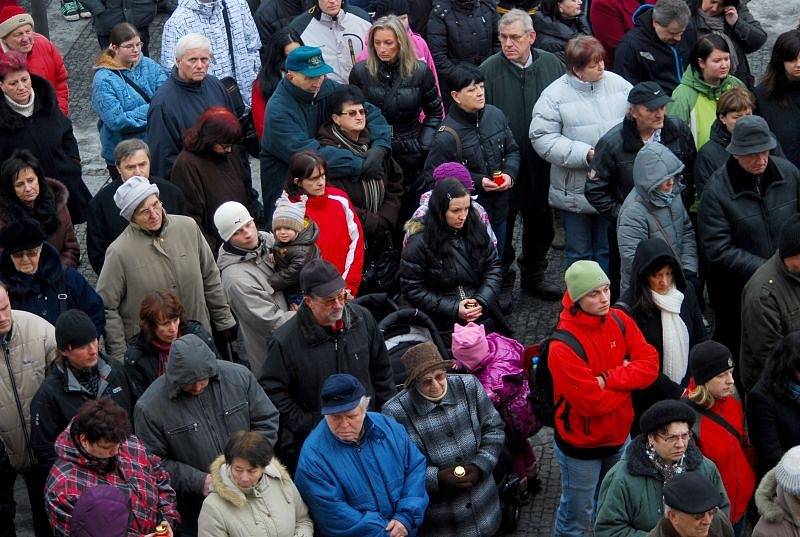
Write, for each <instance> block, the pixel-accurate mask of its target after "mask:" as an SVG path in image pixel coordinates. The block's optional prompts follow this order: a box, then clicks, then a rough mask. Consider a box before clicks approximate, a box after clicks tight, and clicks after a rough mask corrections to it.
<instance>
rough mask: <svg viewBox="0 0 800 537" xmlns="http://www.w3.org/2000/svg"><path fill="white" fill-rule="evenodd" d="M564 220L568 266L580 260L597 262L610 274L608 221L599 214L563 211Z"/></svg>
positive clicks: (565, 252)
mask: <svg viewBox="0 0 800 537" xmlns="http://www.w3.org/2000/svg"><path fill="white" fill-rule="evenodd" d="M561 215H562V218H563V220H564V234H565V241H564V242H565V244H564V256H565V257H566V258H567V266H570V265H571V264H573V263H574V262H575V261H578V260H580V259H588V260H590V261H597V262H598V263H600V267H601V268H602V269H603V271H604V272H605V273H606V274H608V271H609V260H608V220H606V219H605V218H603V217H602V216H600V215H599V214H583V213H573V212H570V211H561Z"/></svg>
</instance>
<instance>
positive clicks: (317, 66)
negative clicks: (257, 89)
mask: <svg viewBox="0 0 800 537" xmlns="http://www.w3.org/2000/svg"><path fill="white" fill-rule="evenodd" d="M332 72H333V69H332V68H331V66H330V65H328V64H326V63H325V60H324V59H323V58H322V51H321V49H319V48H317V47H308V46H302V47H298V48H296V49H294V50H293V51H292V52H290V53H289V55H288V56H287V57H286V78H284V79H283V80H281V81H280V83H279V84H278V87H277V88H276V89H275V93H273V94H272V97H270V99H269V102H267V112H266V114H265V118H264V137H263V138H262V139H261V194H262V196H263V199H264V217H265V219H266V220H267V223H268V224H271V222H272V211H274V210H275V201H276V200H277V199H278V198H279V197H280V194H281V192H282V191H283V187H284V185H285V184H286V180H287V173H288V168H289V160H290V159H291V158H292V155H294V154H295V153H297V152H298V151H304V150H307V149H311V150H314V151H317V152H319V153H320V154H321V155H322V156H323V157H324V158H325V161H326V162H327V164H328V173H329V174H330V175H331V176H334V177H351V178H357V177H359V176H363V177H370V178H371V177H380V176H381V175H382V174H383V173H385V172H384V171H383V160H384V157H386V155H387V154H388V153H389V150H390V148H391V147H392V129H391V127H390V126H389V125H388V124H387V123H386V120H385V119H384V117H383V114H381V111H380V110H379V109H378V108H376V107H375V106H373V105H371V104H370V103H364V108H365V109H366V111H367V125H369V132H370V134H371V135H372V143H371V146H370V148H369V150H368V151H367V155H366V158H363V157H361V156H359V155H356V154H355V153H353V152H352V151H350V150H349V149H340V148H338V147H332V146H326V147H322V146H320V144H319V142H318V141H317V140H315V139H314V136H315V135H316V132H317V130H318V129H319V126H320V125H322V123H324V122H325V120H326V119H328V118H329V117H330V115H329V114H328V113H327V108H328V99H329V98H330V96H331V95H332V94H333V93H334V91H336V89H337V88H339V87H340V86H341V85H340V84H339V83H338V82H334V81H332V80H329V79H327V78H326V76H325V75H327V74H329V73H332Z"/></svg>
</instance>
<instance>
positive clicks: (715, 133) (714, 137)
mask: <svg viewBox="0 0 800 537" xmlns="http://www.w3.org/2000/svg"><path fill="white" fill-rule="evenodd" d="M710 138H711V141H712V142H716V143H718V144H719V145H721V146H722V147H723V148H726V147H728V144H729V143H731V132H730V131H729V130H728V128H727V127H726V126H725V125H723V124H722V122H721V121H720V120H719V119H716V120H714V123H712V124H711V136H710Z"/></svg>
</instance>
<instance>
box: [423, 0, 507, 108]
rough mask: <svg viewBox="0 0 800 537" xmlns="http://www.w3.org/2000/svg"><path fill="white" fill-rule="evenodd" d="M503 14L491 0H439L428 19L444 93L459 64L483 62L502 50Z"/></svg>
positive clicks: (447, 93) (431, 41) (433, 50)
mask: <svg viewBox="0 0 800 537" xmlns="http://www.w3.org/2000/svg"><path fill="white" fill-rule="evenodd" d="M499 20H500V16H499V15H498V14H497V11H496V10H495V5H494V3H493V2H492V1H491V0H436V1H435V2H434V4H433V9H432V10H431V16H430V19H429V21H428V47H429V48H430V49H431V55H432V56H433V61H434V62H435V63H436V71H437V73H438V74H439V81H440V83H441V88H442V95H450V92H449V91H448V90H447V89H446V86H447V77H448V76H449V75H450V73H451V72H452V71H453V68H454V67H455V66H456V64H459V63H471V64H472V65H476V66H477V65H480V64H481V62H483V60H485V59H486V58H488V57H489V56H491V55H492V54H494V53H495V52H500V42H499V41H498V40H497V22H498V21H499Z"/></svg>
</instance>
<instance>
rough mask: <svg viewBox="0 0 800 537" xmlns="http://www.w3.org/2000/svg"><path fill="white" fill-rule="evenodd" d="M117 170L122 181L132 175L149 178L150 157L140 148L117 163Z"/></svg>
mask: <svg viewBox="0 0 800 537" xmlns="http://www.w3.org/2000/svg"><path fill="white" fill-rule="evenodd" d="M117 170H119V174H120V175H121V176H122V182H123V183H124V182H125V181H127V180H128V179H130V178H131V177H133V176H134V175H138V176H139V177H144V178H145V179H149V178H150V157H148V156H147V153H145V152H144V151H142V150H141V149H140V150H139V151H134V152H133V153H131V154H130V155H129V156H127V157H125V158H124V159H122V160H121V161H120V163H119V164H117Z"/></svg>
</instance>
